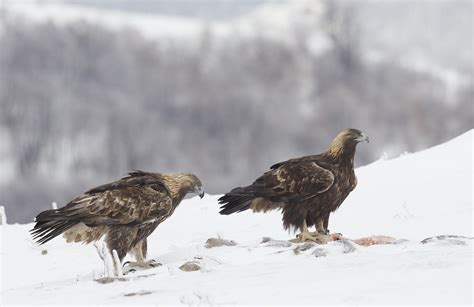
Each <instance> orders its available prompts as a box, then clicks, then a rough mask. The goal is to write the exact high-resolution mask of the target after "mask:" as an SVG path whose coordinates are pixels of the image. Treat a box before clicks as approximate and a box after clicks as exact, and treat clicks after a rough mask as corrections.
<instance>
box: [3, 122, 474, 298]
mask: <svg viewBox="0 0 474 307" xmlns="http://www.w3.org/2000/svg"><path fill="white" fill-rule="evenodd" d="M473 137H474V132H473V130H471V131H469V132H467V133H465V134H463V135H461V136H459V137H458V138H456V139H454V140H452V141H450V142H448V143H445V144H442V145H439V146H437V147H434V148H431V149H428V150H425V151H423V152H419V153H415V154H408V155H404V156H403V157H400V158H398V159H394V160H388V161H385V160H380V161H377V162H375V163H373V164H371V165H368V166H366V167H363V168H359V169H357V170H356V172H357V175H358V179H359V185H358V187H357V188H356V190H355V191H354V192H353V193H352V195H350V196H349V198H348V199H347V200H346V202H345V203H344V204H343V205H342V206H341V208H340V209H339V211H338V212H336V213H335V214H334V215H333V216H332V219H331V220H330V225H329V228H330V229H331V230H332V231H333V232H342V233H343V234H344V236H345V237H347V238H353V239H356V238H360V237H364V236H369V235H387V236H392V237H395V238H396V239H397V240H396V241H395V242H394V243H393V244H386V245H374V246H370V247H363V246H360V245H357V244H355V243H353V242H351V241H334V242H329V243H328V244H326V245H321V246H311V245H309V246H306V245H301V244H300V245H297V244H291V243H289V242H287V241H286V240H288V239H290V238H292V236H293V234H288V233H286V232H285V231H283V230H282V226H281V220H280V219H281V217H280V214H279V213H270V214H252V213H249V212H244V213H241V214H236V215H231V216H220V215H219V214H218V213H217V211H218V210H217V209H218V205H217V198H218V196H209V195H208V196H206V197H205V198H204V199H202V200H201V199H198V198H193V199H190V200H186V201H184V202H183V204H181V206H180V207H179V208H178V209H177V210H176V212H175V214H174V215H173V216H172V217H171V218H170V219H169V220H167V221H166V222H165V223H164V224H162V225H160V226H159V227H158V229H157V231H156V232H155V233H154V234H153V235H152V236H151V237H150V241H149V250H150V257H153V258H154V259H156V260H157V261H159V262H161V263H162V264H163V265H162V266H161V267H158V268H154V269H150V270H147V271H141V272H136V273H131V274H129V275H127V276H126V277H125V278H124V280H122V281H119V280H115V281H114V282H112V283H107V284H102V283H98V282H97V281H95V280H94V279H98V278H99V277H101V275H102V274H103V271H104V267H103V264H102V263H101V262H100V260H99V257H98V256H97V254H96V251H95V248H94V247H93V246H81V245H79V244H66V243H65V242H64V241H63V240H62V239H61V238H58V239H55V240H53V241H52V242H49V243H48V244H46V245H44V246H41V247H39V246H36V245H35V244H34V243H33V242H32V240H31V238H30V237H29V235H28V230H29V229H31V227H32V224H29V225H7V226H2V227H0V229H1V232H2V234H1V239H2V253H1V255H2V261H1V263H2V265H3V266H2V301H1V302H2V305H3V304H71V303H76V304H181V303H182V304H250V303H253V304H259V305H261V304H405V303H411V304H455V303H456V304H466V305H467V304H472V260H473V252H472V240H471V239H470V238H465V237H472V236H473V231H472V213H473V211H472V209H473V206H472V158H473V155H472V154H473ZM437 235H456V236H465V237H456V238H446V237H442V238H441V239H432V240H427V241H424V242H425V243H421V242H420V241H421V240H422V239H425V238H428V237H433V236H437ZM219 236H220V237H222V238H224V239H228V240H233V241H235V242H236V245H235V246H222V247H215V248H210V249H209V248H206V247H205V242H206V240H207V239H208V238H211V237H219ZM263 237H271V238H273V239H274V240H270V241H268V242H265V243H261V242H262V238H263ZM305 248H308V249H305ZM295 249H296V250H295ZM187 261H194V262H195V263H196V264H198V265H199V266H200V270H198V271H193V272H185V271H181V270H180V269H179V267H180V266H181V265H182V264H183V263H185V262H187Z"/></svg>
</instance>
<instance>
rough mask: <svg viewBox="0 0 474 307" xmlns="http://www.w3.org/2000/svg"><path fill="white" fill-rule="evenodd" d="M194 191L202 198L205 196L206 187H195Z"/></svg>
mask: <svg viewBox="0 0 474 307" xmlns="http://www.w3.org/2000/svg"><path fill="white" fill-rule="evenodd" d="M194 193H196V194H197V195H199V197H200V198H203V197H204V189H203V188H202V187H195V188H194Z"/></svg>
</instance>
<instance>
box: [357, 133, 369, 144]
mask: <svg viewBox="0 0 474 307" xmlns="http://www.w3.org/2000/svg"><path fill="white" fill-rule="evenodd" d="M356 141H357V142H363V141H366V142H367V143H369V137H368V136H367V135H366V134H365V133H363V132H362V133H361V134H360V137H358V138H357V139H356Z"/></svg>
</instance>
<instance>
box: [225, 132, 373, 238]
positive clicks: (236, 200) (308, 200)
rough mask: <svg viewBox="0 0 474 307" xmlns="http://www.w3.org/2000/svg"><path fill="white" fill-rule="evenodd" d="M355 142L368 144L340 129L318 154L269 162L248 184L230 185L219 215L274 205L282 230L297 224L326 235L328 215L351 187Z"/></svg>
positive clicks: (363, 138) (360, 136)
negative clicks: (235, 186)
mask: <svg viewBox="0 0 474 307" xmlns="http://www.w3.org/2000/svg"><path fill="white" fill-rule="evenodd" d="M361 141H367V142H368V137H367V136H366V135H365V134H363V133H362V132H361V131H359V130H357V129H346V130H343V131H341V132H340V133H339V134H338V135H337V136H336V138H335V139H334V140H333V141H332V143H331V144H330V146H329V148H328V149H327V150H326V151H325V152H324V153H322V154H319V155H311V156H305V157H301V158H296V159H291V160H288V161H285V162H280V163H277V164H275V165H273V166H271V168H270V170H269V171H268V172H266V173H264V174H263V175H262V176H260V177H259V178H257V179H256V180H255V181H254V183H252V184H251V185H249V186H246V187H238V188H235V189H233V190H232V191H230V192H229V193H227V194H225V195H224V196H222V197H221V198H219V203H220V204H222V206H221V209H222V210H221V211H220V213H221V214H225V215H227V214H231V213H235V212H241V211H244V210H247V209H252V210H253V211H254V212H266V211H269V210H274V209H280V210H282V213H283V226H284V227H285V229H289V228H292V227H293V228H300V229H301V232H302V233H303V232H307V227H311V226H313V225H315V226H316V229H317V232H318V233H328V230H327V228H328V222H329V215H330V213H331V212H333V211H335V210H336V209H337V208H338V207H339V206H340V205H341V204H342V202H343V201H344V199H345V198H346V197H347V196H348V195H349V193H350V192H351V191H352V190H353V189H354V188H355V186H356V185H357V178H356V176H355V174H354V154H355V151H356V145H357V144H358V143H359V142H361ZM308 238H309V237H308ZM309 239H311V238H309Z"/></svg>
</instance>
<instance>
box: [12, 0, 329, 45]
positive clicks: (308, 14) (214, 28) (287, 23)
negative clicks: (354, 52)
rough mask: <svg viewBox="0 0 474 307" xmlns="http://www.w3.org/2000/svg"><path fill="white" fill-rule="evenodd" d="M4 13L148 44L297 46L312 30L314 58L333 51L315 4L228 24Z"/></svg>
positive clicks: (276, 8) (289, 5) (55, 7)
mask: <svg viewBox="0 0 474 307" xmlns="http://www.w3.org/2000/svg"><path fill="white" fill-rule="evenodd" d="M3 9H4V10H5V12H7V13H8V17H9V18H15V17H22V18H26V19H27V20H28V21H29V22H36V23H46V22H52V23H54V24H56V25H60V26H61V25H68V24H70V23H74V22H78V21H85V22H88V23H91V24H99V25H101V26H103V27H105V28H107V29H109V30H114V31H121V30H124V29H134V30H137V31H139V33H140V34H142V35H143V36H144V37H146V38H148V39H151V40H160V41H163V38H172V39H182V40H183V41H184V40H186V41H190V42H195V40H196V39H199V38H200V37H201V36H202V35H203V33H209V34H213V35H215V36H216V37H233V38H234V37H235V36H236V35H237V36H241V37H260V36H264V37H266V38H268V39H272V40H275V41H281V42H286V43H291V42H293V43H294V41H295V39H298V38H297V37H295V33H297V32H299V31H302V30H305V31H309V30H308V29H311V37H310V38H309V39H308V42H307V43H308V47H309V48H310V49H311V50H312V51H313V53H314V54H317V53H320V52H323V51H325V50H326V49H328V48H329V47H330V42H329V40H328V38H327V37H326V35H325V34H324V33H323V32H322V31H321V30H320V29H319V28H320V27H319V25H318V22H319V19H320V18H321V15H322V13H323V11H324V7H323V6H322V4H321V3H319V2H314V1H311V0H296V1H295V0H292V1H286V2H284V3H278V2H276V3H272V2H269V3H268V4H264V5H259V6H257V8H256V9H254V10H253V11H251V12H250V13H248V14H245V15H243V16H240V17H236V18H231V19H228V20H226V21H215V20H210V19H204V18H193V17H180V16H174V15H160V14H144V13H131V12H124V11H118V10H103V9H97V8H91V7H87V6H81V5H71V4H68V3H67V2H61V1H49V2H43V1H40V0H22V1H16V0H5V3H4V7H3Z"/></svg>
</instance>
